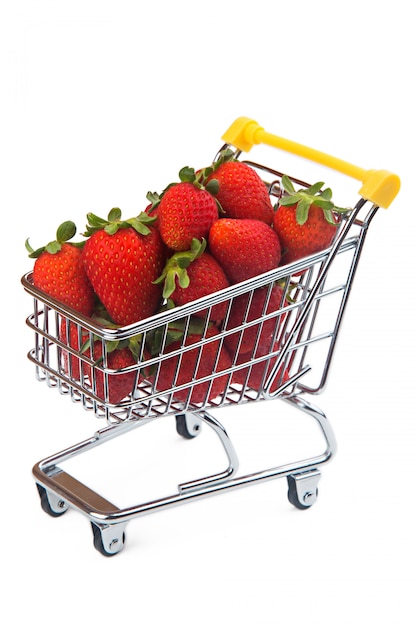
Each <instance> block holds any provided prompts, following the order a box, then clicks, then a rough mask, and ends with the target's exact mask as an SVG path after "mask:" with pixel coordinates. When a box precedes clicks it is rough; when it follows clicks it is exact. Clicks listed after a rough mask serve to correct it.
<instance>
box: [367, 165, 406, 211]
mask: <svg viewBox="0 0 417 626" xmlns="http://www.w3.org/2000/svg"><path fill="white" fill-rule="evenodd" d="M362 182H363V185H362V188H361V189H360V191H359V193H360V195H361V196H362V197H363V198H365V199H366V200H370V201H371V202H373V203H374V204H376V205H378V206H380V207H382V208H383V209H387V208H388V207H389V206H390V204H391V202H392V201H393V200H394V198H395V197H396V195H397V194H398V192H399V190H400V186H401V182H400V179H399V177H398V176H397V175H396V174H392V173H391V172H388V171H386V170H369V171H368V172H367V173H366V178H365V179H364V180H363V181H362Z"/></svg>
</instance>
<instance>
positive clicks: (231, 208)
mask: <svg viewBox="0 0 417 626" xmlns="http://www.w3.org/2000/svg"><path fill="white" fill-rule="evenodd" d="M232 154H233V153H232V152H231V151H230V150H226V151H225V152H224V153H223V155H221V156H220V159H219V160H218V161H217V162H216V163H214V164H213V170H214V171H213V172H212V173H209V175H208V176H207V182H210V181H213V180H215V181H217V183H218V191H217V192H215V193H214V195H215V197H216V199H217V200H218V202H219V203H220V205H221V207H222V209H223V217H232V218H238V219H257V220H261V221H262V222H266V223H267V224H272V219H273V216H274V209H273V207H272V203H271V199H270V197H269V193H268V189H267V186H266V185H265V183H264V181H263V180H262V179H261V177H260V176H259V174H258V173H257V172H256V171H255V170H254V169H253V168H252V167H250V166H249V165H247V164H246V163H242V162H241V161H238V160H234V159H233V156H232ZM206 171H207V170H206ZM208 171H209V170H208Z"/></svg>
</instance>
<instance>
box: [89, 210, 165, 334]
mask: <svg viewBox="0 0 417 626" xmlns="http://www.w3.org/2000/svg"><path fill="white" fill-rule="evenodd" d="M88 219H89V225H88V226H87V232H86V235H87V236H88V239H87V241H86V243H85V245H84V249H83V263H84V267H85V270H86V272H87V275H88V277H89V279H90V281H91V283H92V285H93V287H94V290H95V292H96V293H97V295H98V297H99V298H100V300H101V302H102V303H103V305H104V307H105V308H106V310H107V312H108V314H109V315H110V317H111V318H112V320H113V322H115V323H116V324H118V325H120V326H124V325H126V324H133V323H135V322H138V321H140V320H142V319H144V318H146V317H149V316H150V315H152V314H153V313H155V311H156V309H157V308H158V306H159V304H160V300H161V287H160V286H159V285H156V284H155V283H154V281H155V280H156V279H157V278H158V276H160V274H161V271H162V268H163V267H164V263H165V250H164V246H163V243H162V240H161V237H160V235H159V232H158V231H157V230H156V228H154V227H153V226H152V223H151V222H152V219H151V218H149V216H148V215H146V213H141V214H140V215H139V216H138V217H137V218H132V219H129V220H127V221H123V220H121V212H120V209H113V210H112V211H110V213H109V216H108V220H103V219H101V218H98V217H97V216H95V215H93V214H91V213H90V214H89V215H88Z"/></svg>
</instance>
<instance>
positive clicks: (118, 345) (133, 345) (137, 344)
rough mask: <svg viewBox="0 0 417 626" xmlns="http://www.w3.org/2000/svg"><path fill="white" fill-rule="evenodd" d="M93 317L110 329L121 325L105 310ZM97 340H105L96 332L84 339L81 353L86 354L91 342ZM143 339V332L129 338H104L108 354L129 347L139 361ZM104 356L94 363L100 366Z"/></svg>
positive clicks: (97, 322) (95, 320)
mask: <svg viewBox="0 0 417 626" xmlns="http://www.w3.org/2000/svg"><path fill="white" fill-rule="evenodd" d="M101 315H103V316H101ZM92 319H93V320H94V322H96V324H99V325H100V326H103V328H110V329H115V330H117V329H118V328H120V326H118V325H117V324H114V322H112V321H111V320H110V318H109V317H108V316H107V314H106V311H103V312H102V313H100V314H99V315H94V316H93V318H92ZM97 341H100V342H101V341H103V340H102V338H101V337H100V336H99V335H96V334H95V333H93V334H92V335H89V337H88V338H87V339H86V340H85V341H84V343H83V345H82V346H81V350H80V352H81V354H84V353H85V352H87V351H88V350H90V348H91V344H92V343H93V344H95V343H96V342H97ZM142 341H143V336H142V335H141V334H138V335H134V336H133V337H129V338H128V339H114V340H109V339H106V340H104V343H105V345H106V352H107V354H110V353H112V352H115V351H116V350H123V349H124V348H129V350H130V352H131V354H132V356H133V357H134V359H135V360H136V361H139V358H140V355H141V346H142ZM103 358H104V357H103V355H101V356H100V357H99V358H98V359H97V360H96V361H94V365H98V366H100V365H101V363H102V362H103Z"/></svg>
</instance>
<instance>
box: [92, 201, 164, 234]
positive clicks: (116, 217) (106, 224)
mask: <svg viewBox="0 0 417 626" xmlns="http://www.w3.org/2000/svg"><path fill="white" fill-rule="evenodd" d="M155 220H156V217H153V216H151V215H148V213H146V212H145V211H142V212H141V213H139V215H137V216H135V217H132V218H129V219H127V220H124V219H122V212H121V210H120V209H119V208H117V207H115V208H113V209H111V210H110V211H109V213H108V215H107V219H104V218H102V217H99V216H98V215H95V214H94V213H88V214H87V222H88V223H87V226H86V231H85V232H84V233H83V235H84V237H90V236H91V235H93V234H94V233H95V232H97V231H99V230H104V231H105V232H106V233H107V234H108V235H114V234H115V233H117V232H118V231H119V230H120V229H121V228H133V229H134V230H135V231H136V232H137V233H139V234H140V235H149V233H150V232H151V231H150V229H149V225H151V224H153V223H154V222H155Z"/></svg>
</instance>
